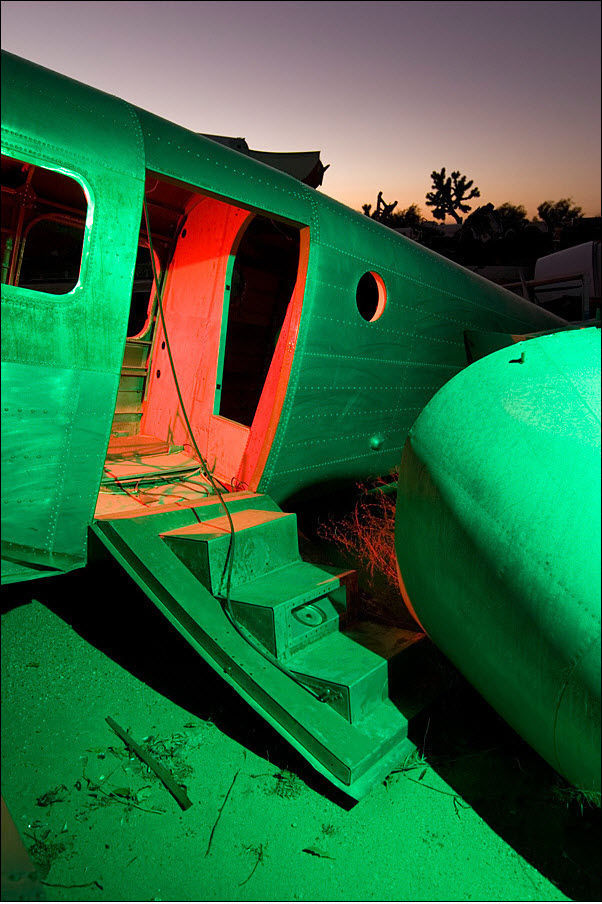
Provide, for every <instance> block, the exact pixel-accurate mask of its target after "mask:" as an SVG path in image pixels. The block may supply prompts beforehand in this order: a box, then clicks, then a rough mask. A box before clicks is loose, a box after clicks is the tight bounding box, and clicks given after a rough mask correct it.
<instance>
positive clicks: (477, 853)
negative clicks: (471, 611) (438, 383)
mask: <svg viewBox="0 0 602 904" xmlns="http://www.w3.org/2000/svg"><path fill="white" fill-rule="evenodd" d="M424 643H425V648H424V649H425V650H426V649H427V647H426V645H427V644H428V642H427V641H426V642H424ZM421 655H422V654H421ZM424 662H425V663H426V662H427V660H426V658H425V659H424ZM420 664H421V658H420V656H418V658H417V661H416V668H417V669H419V668H420ZM426 667H427V666H426V665H425V668H426ZM443 668H444V670H446V671H445V681H444V682H443V684H444V689H443V691H442V692H441V693H440V694H439V697H438V698H437V699H436V701H435V702H434V703H432V704H431V705H430V706H429V707H427V709H426V710H425V711H424V712H422V713H421V714H420V715H419V716H418V717H416V719H415V720H414V722H413V723H412V725H411V736H412V738H413V740H414V741H415V743H416V744H417V745H418V748H419V754H420V755H419V757H418V758H417V759H416V760H415V761H414V762H413V763H410V764H408V766H409V767H410V768H407V769H405V770H404V771H399V772H396V773H394V774H393V775H391V776H390V777H389V778H388V779H387V781H386V782H384V783H382V784H380V785H379V786H378V787H376V788H374V790H373V791H372V792H371V793H370V794H369V795H368V796H367V797H366V798H365V799H364V800H362V801H360V802H359V803H357V804H355V805H353V804H352V803H351V802H350V801H349V800H347V799H346V798H345V797H344V796H343V795H341V794H339V793H338V792H334V791H332V790H331V789H330V786H329V785H328V783H327V782H326V781H325V780H324V779H322V778H321V777H319V776H318V775H316V773H315V772H314V771H313V770H312V769H311V768H310V767H309V766H308V765H307V764H306V763H305V761H304V760H303V759H302V758H301V757H300V756H299V755H298V754H296V753H295V752H294V751H293V750H292V749H291V748H290V747H289V746H288V745H287V744H286V743H285V742H284V741H282V740H281V739H280V738H279V736H278V735H277V734H276V733H275V732H274V731H273V730H272V729H271V728H269V726H267V725H265V723H264V722H263V721H262V720H261V719H260V718H259V717H258V716H257V715H256V714H255V713H254V712H252V711H251V710H250V708H249V707H248V706H247V705H246V704H245V703H244V702H242V701H241V700H240V699H239V698H238V697H237V695H236V694H235V692H234V691H232V690H231V689H230V688H229V687H227V686H226V685H225V684H224V683H223V682H222V681H220V679H219V678H218V677H217V676H216V675H214V673H213V672H212V670H211V669H210V668H209V667H208V666H207V665H205V663H204V662H203V661H202V660H200V659H199V657H198V656H197V655H196V654H195V653H194V652H193V651H192V650H191V649H190V648H189V647H187V645H186V644H185V642H184V641H183V640H182V639H181V638H180V636H179V635H178V633H177V632H176V631H175V630H174V629H173V628H172V627H171V625H169V624H168V623H167V621H165V620H164V619H163V617H162V616H161V615H160V613H159V612H158V611H157V610H156V609H155V608H154V607H153V605H152V604H151V603H150V602H149V601H148V600H147V599H146V598H145V597H144V595H143V594H142V593H141V592H140V591H139V590H138V588H137V587H136V586H135V585H134V584H133V583H132V582H131V581H130V580H129V579H128V578H126V577H125V575H123V573H122V572H121V571H120V570H119V568H118V566H116V565H112V564H111V563H100V564H97V565H95V566H92V567H89V568H88V569H86V570H85V571H84V572H77V573H73V574H71V575H66V576H64V577H60V578H55V579H53V580H43V581H37V582H32V583H30V584H27V585H16V586H14V585H13V586H12V587H8V588H6V590H5V592H4V594H3V616H2V792H3V796H4V799H5V801H6V803H7V805H8V807H9V810H10V812H11V813H12V816H13V818H14V820H15V823H16V825H17V827H18V830H19V832H20V834H21V836H22V838H23V840H24V842H25V844H26V846H27V848H28V849H29V853H30V855H31V857H32V859H33V861H34V862H35V864H36V865H37V867H38V872H39V875H40V877H41V878H42V880H43V882H44V883H46V884H44V885H43V886H42V888H43V894H44V896H45V898H46V899H47V900H51V901H88V900H90V901H201V900H205V901H217V900H219V901H241V900H242V901H294V900H305V901H329V900H334V901H340V900H345V901H358V900H359V901H369V900H380V901H471V900H475V901H555V900H570V899H573V900H594V901H595V900H598V899H599V890H600V889H599V874H600V863H599V854H598V850H599V841H600V811H599V810H598V809H594V808H591V807H589V806H587V804H585V805H584V803H583V801H582V800H581V799H580V798H579V796H578V795H577V794H576V793H574V792H573V791H571V789H569V788H567V786H566V784H565V783H564V782H563V781H562V780H561V779H560V778H559V777H558V776H557V775H556V774H555V773H554V772H553V771H552V770H551V769H549V768H548V767H547V766H546V764H545V763H543V762H542V761H541V760H540V758H539V757H538V756H537V755H536V754H534V753H533V752H532V751H531V750H530V749H529V748H528V747H527V746H526V745H525V744H524V743H523V742H522V741H521V740H520V738H518V737H517V736H516V735H515V734H514V733H513V732H512V731H511V730H510V729H509V728H508V727H507V726H506V725H505V724H504V723H503V722H502V721H501V720H500V719H499V718H498V717H497V715H496V714H495V713H494V712H493V711H492V710H491V709H490V708H489V707H488V706H487V705H486V704H485V703H484V702H483V701H482V699H481V698H480V697H479V696H478V695H477V694H476V693H475V692H474V691H473V690H472V689H471V688H470V687H469V686H468V685H467V684H466V683H465V682H464V681H463V679H461V677H460V676H459V675H458V674H457V673H456V672H455V671H454V670H453V669H452V668H451V667H449V666H443ZM107 716H111V717H112V718H113V719H114V720H115V721H116V722H117V723H119V725H121V726H122V727H123V728H125V729H127V730H128V731H129V732H130V733H131V735H132V736H133V737H134V738H135V739H136V740H137V741H139V742H141V743H143V744H144V746H145V747H146V748H147V749H148V750H150V752H151V753H153V754H154V755H155V757H156V758H157V759H158V761H159V762H160V763H162V764H163V765H164V766H166V767H167V768H168V769H169V771H170V772H171V773H172V774H173V775H174V777H175V779H176V780H177V781H178V782H181V783H183V784H184V785H185V786H186V788H187V793H188V796H189V797H190V800H191V801H192V803H193V805H192V807H190V808H189V809H187V810H186V811H182V810H181V809H180V807H179V806H178V804H177V802H176V801H175V800H174V798H173V797H172V796H170V794H169V793H168V792H167V790H166V789H165V787H164V785H163V784H162V783H161V782H160V781H159V780H158V779H157V778H156V777H155V776H154V774H152V773H149V772H148V770H147V769H146V767H144V766H143V765H142V764H141V762H140V761H139V760H138V759H137V758H133V759H132V758H130V756H129V755H128V753H127V751H126V748H125V746H124V744H123V743H122V742H121V741H120V739H119V738H118V737H117V735H116V734H115V733H114V732H113V731H112V730H111V729H110V727H109V726H108V724H107V722H106V721H105V719H106V717H107ZM11 894H14V892H13V893H11V891H10V890H8V891H5V893H4V899H5V900H10V899H11ZM15 897H16V894H15ZM12 899H15V898H12Z"/></svg>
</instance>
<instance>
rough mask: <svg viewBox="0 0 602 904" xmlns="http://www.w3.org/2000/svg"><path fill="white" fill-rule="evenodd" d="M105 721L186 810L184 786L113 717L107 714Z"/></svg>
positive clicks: (186, 800)
mask: <svg viewBox="0 0 602 904" xmlns="http://www.w3.org/2000/svg"><path fill="white" fill-rule="evenodd" d="M105 721H106V722H107V724H108V725H109V727H110V728H112V730H113V731H114V732H115V734H116V735H118V737H120V738H121V740H122V741H123V742H124V744H125V745H126V747H128V748H129V750H131V751H132V753H135V754H136V756H137V757H138V758H139V759H141V760H142V762H143V763H145V764H146V765H147V766H148V767H149V768H150V769H152V771H153V772H154V773H155V775H156V776H157V778H158V779H160V780H161V781H162V782H163V784H164V785H165V787H166V788H167V790H168V791H169V793H170V794H171V795H172V797H173V798H175V800H176V801H177V802H178V804H179V805H180V807H181V808H182V810H188V808H189V807H191V806H192V801H191V800H190V799H189V798H188V796H187V794H186V791H185V790H184V788H182V787H180V785H178V784H177V783H176V782H175V780H174V779H173V777H172V775H171V774H170V773H169V772H168V771H167V769H165V768H164V767H163V766H162V765H161V764H160V763H158V762H157V760H156V759H155V758H154V757H153V756H152V755H151V754H150V753H148V751H146V750H145V749H144V748H143V747H141V746H140V744H138V742H137V741H135V740H134V739H133V738H132V737H131V735H129V734H128V733H127V731H125V729H123V728H121V726H120V725H118V724H117V722H115V720H114V719H112V718H111V717H110V716H107V717H106V720H105Z"/></svg>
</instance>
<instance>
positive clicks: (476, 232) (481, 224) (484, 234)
mask: <svg viewBox="0 0 602 904" xmlns="http://www.w3.org/2000/svg"><path fill="white" fill-rule="evenodd" d="M499 233H500V223H499V220H498V218H497V216H496V211H495V208H494V206H493V204H483V205H481V207H477V209H476V210H473V212H472V213H471V214H469V215H468V216H467V217H466V219H465V220H464V223H463V224H462V229H461V230H460V233H459V235H458V237H459V238H460V239H466V238H468V237H470V238H473V239H475V240H477V241H480V242H488V241H489V240H490V239H493V238H495V237H496V236H497V235H499Z"/></svg>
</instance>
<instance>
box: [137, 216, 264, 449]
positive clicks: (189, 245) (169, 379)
mask: <svg viewBox="0 0 602 904" xmlns="http://www.w3.org/2000/svg"><path fill="white" fill-rule="evenodd" d="M249 216H250V215H249V212H248V211H246V210H242V209H240V208H237V207H234V206H233V205H230V204H226V203H224V202H223V201H218V200H216V199H214V198H202V199H198V198H195V199H194V200H193V201H192V202H191V204H190V206H189V208H188V210H187V220H186V224H185V227H184V229H183V230H182V232H181V234H180V237H179V239H178V242H177V245H176V249H175V253H174V256H173V259H172V261H171V265H170V268H169V274H168V278H167V283H166V287H165V293H164V296H163V306H164V312H165V320H166V325H167V333H168V337H169V343H170V347H171V352H172V356H173V360H174V366H175V371H176V374H177V377H178V382H179V385H180V391H181V393H182V397H183V399H184V404H185V405H186V410H187V414H188V417H189V419H190V423H191V426H192V428H193V431H194V434H195V439H196V442H197V443H198V446H199V449H200V451H201V453H202V454H203V456H204V457H205V458H206V459H207V460H208V463H209V465H210V466H211V465H212V464H213V462H212V456H211V448H210V418H211V414H212V412H213V404H214V397H215V381H216V370H217V358H218V351H219V342H220V331H221V323H222V312H223V301H224V289H225V279H226V268H227V264H228V258H229V255H230V252H231V249H232V246H233V244H234V242H235V239H236V236H237V235H238V233H239V231H240V229H241V227H242V225H243V223H244V222H245V220H246V219H247V218H248V217H249ZM237 426H238V425H237ZM243 429H246V428H243ZM141 431H142V432H143V433H146V434H150V435H151V436H156V437H158V438H160V439H165V440H167V441H169V442H172V443H175V444H178V445H183V444H187V443H189V442H190V440H189V437H188V433H187V430H186V427H185V423H184V420H183V418H182V416H181V413H180V411H179V404H178V398H177V393H176V389H175V384H174V380H173V376H172V373H171V367H170V364H169V357H168V354H167V348H166V347H165V337H164V334H163V326H162V324H161V322H160V318H159V321H158V324H157V337H156V341H155V351H154V355H153V359H152V362H151V372H150V375H149V389H148V394H147V398H146V402H145V410H144V413H143V417H142V424H141ZM246 437H248V429H247V430H246V435H245V442H246Z"/></svg>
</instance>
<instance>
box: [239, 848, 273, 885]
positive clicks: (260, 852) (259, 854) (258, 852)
mask: <svg viewBox="0 0 602 904" xmlns="http://www.w3.org/2000/svg"><path fill="white" fill-rule="evenodd" d="M243 847H244V849H245V851H247V852H248V853H250V854H254V855H255V863H254V864H253V869H252V870H251V872H250V873H249V875H248V876H247V878H246V879H245V880H244V881H243V882H239V883H238V887H239V888H240V887H241V885H246V884H247V882H248V881H249V879H250V878H251V876H252V875H253V873H254V872H255V870H256V869H257V867H258V866H259V864H260V863H263V860H264V857H265V848H264V846H263V844H259V845H250V844H245V845H243ZM266 847H267V845H266Z"/></svg>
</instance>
